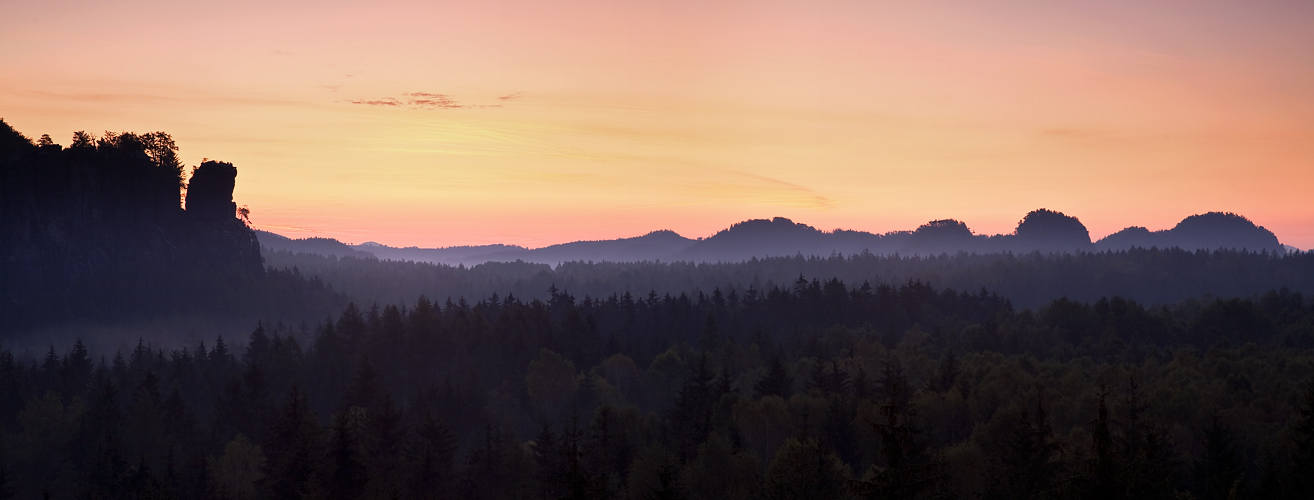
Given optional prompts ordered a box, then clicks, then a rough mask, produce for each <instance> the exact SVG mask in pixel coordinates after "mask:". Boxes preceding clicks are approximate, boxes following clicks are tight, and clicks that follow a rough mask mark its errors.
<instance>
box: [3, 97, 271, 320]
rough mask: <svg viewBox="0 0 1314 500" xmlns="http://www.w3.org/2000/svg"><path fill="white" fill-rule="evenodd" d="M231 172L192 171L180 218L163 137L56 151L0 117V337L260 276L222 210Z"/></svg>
mask: <svg viewBox="0 0 1314 500" xmlns="http://www.w3.org/2000/svg"><path fill="white" fill-rule="evenodd" d="M236 172H237V171H236V168H234V167H233V166H232V165H231V164H227V163H221V162H206V163H205V164H203V165H202V166H201V167H199V168H197V169H196V170H195V175H194V176H193V179H192V182H191V185H190V186H189V187H190V188H191V189H190V191H191V192H192V197H191V198H190V199H189V200H188V210H184V209H183V207H182V199H181V198H180V196H181V193H180V191H181V189H180V188H181V187H182V165H181V163H180V162H179V161H178V159H177V147H176V146H175V145H174V143H173V140H172V139H171V138H170V137H169V136H168V134H165V133H162V132H154V133H149V134H133V133H122V134H113V133H107V134H106V135H105V136H104V137H99V138H96V137H92V136H90V135H89V134H83V133H79V134H76V135H75V136H74V140H73V144H72V145H70V146H69V147H61V146H59V145H57V144H54V143H53V141H51V140H49V138H44V137H43V139H42V140H41V141H40V142H34V141H31V140H29V139H28V138H27V137H25V136H23V135H22V134H20V133H19V132H18V131H16V130H14V129H13V128H11V127H10V126H9V125H8V124H6V123H5V122H4V121H3V120H0V283H3V284H4V286H3V287H0V317H4V318H6V319H7V320H8V323H6V324H5V325H0V329H3V328H14V327H21V326H22V324H23V323H24V322H29V323H30V322H32V321H39V320H40V319H41V318H51V317H64V318H66V319H67V318H79V317H81V318H87V319H91V320H94V319H97V318H106V317H109V316H123V315H130V311H132V310H134V309H141V308H148V307H154V306H158V304H161V303H168V302H169V301H179V300H188V299H192V300H203V298H202V297H204V296H205V294H206V293H207V292H206V290H209V289H213V288H214V287H216V286H219V285H217V283H220V282H226V283H233V282H238V281H242V280H251V279H255V278H259V277H260V276H262V275H263V273H264V269H263V261H262V259H261V257H260V247H259V243H258V242H257V241H256V238H255V234H254V233H253V232H252V231H251V229H250V228H249V227H247V226H246V224H245V223H244V222H243V221H242V220H240V219H238V218H237V216H236V213H235V212H236V208H235V205H234V203H233V201H232V194H233V186H234V180H235V178H236ZM225 286H227V285H225Z"/></svg>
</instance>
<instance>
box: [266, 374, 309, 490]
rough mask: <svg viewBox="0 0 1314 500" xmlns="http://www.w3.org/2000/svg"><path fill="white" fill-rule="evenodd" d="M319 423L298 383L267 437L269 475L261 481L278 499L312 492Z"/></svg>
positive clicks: (267, 472) (289, 394)
mask: <svg viewBox="0 0 1314 500" xmlns="http://www.w3.org/2000/svg"><path fill="white" fill-rule="evenodd" d="M319 439H320V438H319V425H318V423H317V421H316V418H315V415H314V414H313V413H312V412H311V411H310V405H309V402H308V401H307V399H306V395H305V394H304V393H302V392H301V389H300V388H299V387H297V386H295V385H294V386H292V389H291V390H290V391H288V395H287V399H286V401H285V402H284V403H283V405H282V407H281V408H279V411H278V416H277V418H276V419H275V420H274V425H273V426H272V427H271V429H270V433H269V437H268V438H266V439H265V445H264V447H263V451H264V454H265V465H264V467H263V472H264V475H265V477H264V478H263V479H261V480H260V482H259V484H258V485H257V486H258V487H259V488H260V490H261V491H263V492H264V494H265V496H267V497H269V498H274V499H286V500H293V499H300V498H302V497H305V496H306V495H308V494H309V492H310V486H311V484H310V481H311V478H312V477H313V476H314V473H315V463H316V461H317V460H318V458H319V457H321V456H323V455H322V452H321V451H320V441H319Z"/></svg>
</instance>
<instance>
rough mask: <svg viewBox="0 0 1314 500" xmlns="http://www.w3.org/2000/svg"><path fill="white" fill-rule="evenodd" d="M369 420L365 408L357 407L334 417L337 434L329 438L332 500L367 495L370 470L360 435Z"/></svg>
mask: <svg viewBox="0 0 1314 500" xmlns="http://www.w3.org/2000/svg"><path fill="white" fill-rule="evenodd" d="M364 420H366V417H365V414H364V410H362V409H361V408H359V407H353V408H351V409H349V410H347V412H346V413H344V414H338V415H334V416H333V437H332V439H330V441H329V456H328V459H329V462H330V467H331V472H330V473H329V477H328V486H329V488H328V493H329V498H330V499H332V500H356V499H359V498H362V497H363V496H364V494H365V486H366V484H367V483H369V480H370V477H369V472H368V470H367V469H366V467H365V465H364V464H363V463H362V461H363V460H362V459H363V458H364V457H363V456H362V453H361V443H360V439H359V434H360V431H361V429H360V428H361V427H362V426H363V425H364V424H365V422H364Z"/></svg>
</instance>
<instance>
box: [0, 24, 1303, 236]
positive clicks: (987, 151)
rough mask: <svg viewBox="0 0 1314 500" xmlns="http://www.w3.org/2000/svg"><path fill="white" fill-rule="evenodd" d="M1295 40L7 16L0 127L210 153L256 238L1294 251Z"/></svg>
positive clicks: (915, 29) (1297, 172) (900, 27)
mask: <svg viewBox="0 0 1314 500" xmlns="http://www.w3.org/2000/svg"><path fill="white" fill-rule="evenodd" d="M1112 4H1118V5H1112ZM1310 26H1314V3H1311V2H1304V1H1293V2H1221V1H1193V2H1185V1H1156V2H1103V1H1101V2H1094V1H1089V2H1087V1H1080V2H1076V1H1064V2H1024V1H1007V2H989V1H975V2H952V3H950V2H943V3H941V2H929V1H920V2H871V1H854V2H830V1H816V0H813V1H805V2H785V1H772V0H759V1H742V2H741V1H660V2H637V1H634V2H626V1H593V2H574V1H547V0H517V1H490V0H481V1H469V2H415V3H404V2H369V3H364V2H362V3H352V2H322V1H321V2H279V1H259V2H256V1H236V2H234V1H229V2H212V3H207V2H192V1H181V2H180V1H176V0H171V1H131V0H128V1H118V2H103V1H100V2H89V1H61V0H53V1H45V2H14V1H6V2H0V117H3V118H5V119H6V120H7V121H8V122H9V123H10V124H12V125H13V126H14V127H16V128H18V129H19V130H21V131H23V132H24V133H26V134H28V135H29V136H34V137H35V136H38V135H40V134H42V133H49V134H50V135H52V136H53V137H55V138H56V140H57V142H60V143H63V144H67V143H68V138H69V137H70V136H71V134H72V133H73V131H75V130H82V129H85V130H90V131H102V130H107V129H108V130H116V131H117V130H129V131H138V132H144V131H153V130H164V131H168V132H170V133H172V134H173V135H174V137H175V139H176V140H177V141H178V143H179V145H180V146H181V147H182V151H181V152H182V155H183V157H184V159H185V160H186V161H187V162H188V163H189V164H196V163H199V162H200V160H201V159H202V158H203V157H205V158H213V159H221V160H225V161H231V162H233V163H235V164H236V165H237V167H238V169H239V176H238V186H237V192H236V198H237V202H238V204H239V205H243V204H244V205H248V206H249V207H250V208H251V213H252V219H253V221H254V222H255V224H256V226H257V227H260V228H264V229H269V230H272V231H275V232H280V233H283V234H287V235H289V236H311V235H318V236H326V237H334V238H338V239H341V240H344V241H348V242H357V243H359V242H363V241H367V240H373V241H378V242H382V243H386V244H390V245H397V246H407V245H419V246H447V245H460V244H481V243H495V242H501V243H515V244H522V245H528V246H542V245H547V244H552V243H559V242H564V241H572V240H579V239H601V238H615V237H626V236H635V235H639V234H642V233H646V232H648V231H650V230H653V229H661V228H667V229H674V230H676V231H677V232H679V233H681V234H684V235H686V236H690V237H697V236H707V235H710V234H711V233H713V232H715V231H716V230H718V229H722V228H724V227H726V226H728V225H729V224H731V223H734V222H737V221H740V220H743V219H748V218H769V217H773V216H784V217H789V218H792V219H794V220H796V221H799V222H804V223H808V224H811V225H814V226H817V227H819V228H822V229H832V228H837V227H842V228H848V229H860V230H867V231H873V232H884V231H889V230H898V229H912V228H915V227H916V226H917V225H918V224H921V223H923V222H926V221H928V220H931V219H938V218H946V217H952V218H957V219H960V220H963V221H965V222H967V224H968V225H969V226H970V227H972V229H973V230H975V231H976V232H978V233H991V234H993V233H1001V232H1009V231H1011V230H1012V229H1013V227H1014V226H1015V224H1016V223H1017V220H1018V219H1020V218H1021V217H1022V215H1023V214H1025V213H1026V212H1027V211H1029V210H1032V209H1035V208H1040V207H1047V208H1050V209H1055V210H1060V211H1063V212H1066V213H1068V214H1070V215H1076V216H1078V217H1080V218H1081V220H1082V221H1083V222H1084V223H1085V224H1086V225H1087V227H1089V228H1090V229H1091V233H1092V236H1093V237H1095V238H1099V237H1102V236H1104V235H1106V234H1108V233H1111V232H1113V231H1116V230H1118V229H1121V228H1122V227H1125V226H1129V225H1142V226H1147V227H1149V228H1150V229H1163V228H1168V227H1171V226H1172V225H1173V224H1175V223H1176V222H1177V221H1178V220H1180V219H1182V218H1183V217H1185V216H1187V215H1191V214H1195V213H1201V212H1206V211H1213V210H1220V211H1232V212H1237V213H1241V214H1244V215H1246V216H1248V217H1250V218H1251V219H1252V220H1254V221H1255V222H1257V223H1259V224H1261V225H1264V226H1266V227H1268V228H1269V229H1271V230H1273V231H1274V232H1275V233H1277V235H1278V237H1279V239H1281V240H1282V241H1283V242H1284V243H1287V244H1290V245H1295V246H1297V247H1300V248H1305V249H1308V248H1312V247H1314V201H1311V200H1314V196H1311V194H1310V193H1312V192H1314V90H1312V89H1314V55H1312V54H1314V29H1310V28H1309V27H1310ZM417 94H418V95H417ZM438 94H441V96H438ZM369 102H373V103H374V104H368V103H369ZM382 103H392V104H391V105H388V104H382Z"/></svg>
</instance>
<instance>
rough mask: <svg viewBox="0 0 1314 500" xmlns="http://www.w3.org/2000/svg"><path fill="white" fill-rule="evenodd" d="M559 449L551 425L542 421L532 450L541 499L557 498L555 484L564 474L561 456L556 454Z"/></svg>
mask: <svg viewBox="0 0 1314 500" xmlns="http://www.w3.org/2000/svg"><path fill="white" fill-rule="evenodd" d="M559 448H560V444H559V443H558V442H557V434H556V432H553V429H552V423H551V422H548V421H547V420H544V421H543V423H542V427H541V428H540V429H539V431H538V436H536V437H535V438H534V450H533V451H534V468H535V473H536V474H537V476H538V484H539V486H538V491H539V498H541V499H548V498H556V497H557V484H558V483H559V482H560V481H561V476H562V475H563V474H564V470H563V467H562V466H561V460H560V458H561V456H560V453H558V449H559Z"/></svg>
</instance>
